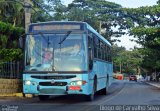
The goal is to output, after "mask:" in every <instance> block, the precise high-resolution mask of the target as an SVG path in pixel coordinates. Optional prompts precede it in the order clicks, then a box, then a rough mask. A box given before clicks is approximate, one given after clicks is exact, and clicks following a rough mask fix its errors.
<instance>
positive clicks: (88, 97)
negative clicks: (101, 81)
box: [86, 78, 97, 101]
mask: <svg viewBox="0 0 160 111" xmlns="http://www.w3.org/2000/svg"><path fill="white" fill-rule="evenodd" d="M96 88H97V79H96V78H94V84H93V88H92V93H91V94H90V95H86V99H87V101H93V100H94V96H95V92H96Z"/></svg>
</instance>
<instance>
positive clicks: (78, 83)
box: [70, 81, 86, 86]
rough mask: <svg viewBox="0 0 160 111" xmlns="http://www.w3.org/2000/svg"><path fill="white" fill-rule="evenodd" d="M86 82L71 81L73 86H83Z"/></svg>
mask: <svg viewBox="0 0 160 111" xmlns="http://www.w3.org/2000/svg"><path fill="white" fill-rule="evenodd" d="M85 84H86V81H72V82H71V83H70V85H71V86H82V85H85Z"/></svg>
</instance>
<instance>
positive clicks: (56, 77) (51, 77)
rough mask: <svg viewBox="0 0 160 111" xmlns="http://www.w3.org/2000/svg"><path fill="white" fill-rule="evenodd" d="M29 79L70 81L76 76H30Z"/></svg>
mask: <svg viewBox="0 0 160 111" xmlns="http://www.w3.org/2000/svg"><path fill="white" fill-rule="evenodd" d="M31 77H32V78H36V79H71V78H75V77H76V76H31Z"/></svg>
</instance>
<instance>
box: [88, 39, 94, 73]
mask: <svg viewBox="0 0 160 111" xmlns="http://www.w3.org/2000/svg"><path fill="white" fill-rule="evenodd" d="M88 58H89V70H91V69H92V68H93V39H92V38H91V37H88Z"/></svg>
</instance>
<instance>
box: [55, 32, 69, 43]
mask: <svg viewBox="0 0 160 111" xmlns="http://www.w3.org/2000/svg"><path fill="white" fill-rule="evenodd" d="M71 32H72V31H68V32H67V33H66V35H64V37H63V39H62V40H61V41H60V42H59V43H58V44H62V43H63V42H64V41H65V40H66V38H67V37H68V36H69V35H70V34H71Z"/></svg>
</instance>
